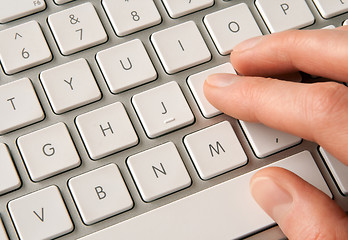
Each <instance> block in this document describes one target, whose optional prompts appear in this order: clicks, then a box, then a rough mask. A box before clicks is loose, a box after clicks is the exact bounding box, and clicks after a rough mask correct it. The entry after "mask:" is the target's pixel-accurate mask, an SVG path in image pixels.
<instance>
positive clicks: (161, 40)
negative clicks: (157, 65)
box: [151, 21, 211, 74]
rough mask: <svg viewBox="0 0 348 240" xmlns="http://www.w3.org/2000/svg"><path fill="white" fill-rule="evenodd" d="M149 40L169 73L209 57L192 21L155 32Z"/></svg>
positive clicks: (207, 50) (206, 59)
mask: <svg viewBox="0 0 348 240" xmlns="http://www.w3.org/2000/svg"><path fill="white" fill-rule="evenodd" d="M151 41H152V43H153V45H154V47H155V49H156V52H157V54H158V56H159V58H160V60H161V62H162V64H163V66H164V69H165V70H166V72H167V73H169V74H173V73H177V72H180V71H182V70H185V69H187V68H190V67H193V66H196V65H198V64H201V63H204V62H207V61H209V60H210V59H211V54H210V52H209V49H208V47H207V45H206V44H205V42H204V40H203V38H202V35H201V33H200V32H199V30H198V28H197V26H196V24H195V23H194V22H193V21H189V22H185V23H182V24H180V25H176V26H174V27H171V28H167V29H164V30H161V31H159V32H155V33H154V34H152V35H151Z"/></svg>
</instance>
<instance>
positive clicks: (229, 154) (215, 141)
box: [184, 121, 248, 180]
mask: <svg viewBox="0 0 348 240" xmlns="http://www.w3.org/2000/svg"><path fill="white" fill-rule="evenodd" d="M184 143H185V146H186V148H187V150H188V152H189V154H190V156H191V159H192V161H193V163H194V164H195V167H196V169H197V171H198V173H199V176H200V177H201V178H202V179H203V180H208V179H210V178H213V177H215V176H217V175H220V174H222V173H225V172H227V171H230V170H232V169H236V168H238V167H240V166H243V165H245V164H246V163H247V161H248V158H247V156H246V154H245V152H244V150H243V148H242V146H241V144H240V142H239V140H238V138H237V136H236V134H235V132H234V130H233V128H232V126H231V124H230V123H229V122H227V121H224V122H221V123H219V124H216V125H214V126H211V127H208V128H205V129H202V130H200V131H198V132H195V133H192V134H190V135H187V136H186V137H185V138H184Z"/></svg>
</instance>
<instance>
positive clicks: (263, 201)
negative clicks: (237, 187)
mask: <svg viewBox="0 0 348 240" xmlns="http://www.w3.org/2000/svg"><path fill="white" fill-rule="evenodd" d="M250 190H251V193H252V195H253V197H254V199H255V200H256V202H257V203H258V204H259V205H260V206H261V207H262V208H263V210H264V211H265V212H266V213H267V214H268V215H269V216H270V217H271V218H273V220H274V221H276V222H277V223H278V224H279V223H280V222H281V221H282V219H284V217H285V216H286V215H287V214H288V213H289V212H290V211H291V208H292V203H293V198H292V196H291V194H290V193H289V192H288V191H287V190H286V189H284V188H283V187H282V186H280V185H279V184H277V183H276V182H275V181H274V180H273V179H272V178H270V177H255V178H253V179H252V181H251V183H250Z"/></svg>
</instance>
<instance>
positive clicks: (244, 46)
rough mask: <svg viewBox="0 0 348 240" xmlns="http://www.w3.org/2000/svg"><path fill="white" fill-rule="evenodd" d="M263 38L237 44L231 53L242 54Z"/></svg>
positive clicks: (254, 38)
mask: <svg viewBox="0 0 348 240" xmlns="http://www.w3.org/2000/svg"><path fill="white" fill-rule="evenodd" d="M263 37H264V36H258V37H253V38H250V39H248V40H245V41H243V42H241V43H239V44H238V45H237V46H235V47H234V48H233V52H242V51H246V50H249V49H251V48H253V47H255V46H256V45H257V44H258V43H259V42H260V40H261V39H262V38H263Z"/></svg>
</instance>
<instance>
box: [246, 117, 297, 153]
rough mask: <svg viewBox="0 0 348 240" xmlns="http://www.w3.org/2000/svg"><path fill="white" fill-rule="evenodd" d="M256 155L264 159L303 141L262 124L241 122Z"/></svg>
mask: <svg viewBox="0 0 348 240" xmlns="http://www.w3.org/2000/svg"><path fill="white" fill-rule="evenodd" d="M239 122H240V124H241V126H242V128H243V131H244V133H245V135H246V136H247V138H248V140H249V143H250V145H251V147H252V149H253V150H254V153H255V155H256V156H257V157H259V158H264V157H267V156H269V155H272V154H274V153H276V152H279V151H282V150H285V149H287V148H289V147H292V146H295V145H297V144H299V143H300V142H301V141H302V139H301V138H299V137H297V136H293V135H290V134H287V133H284V132H281V131H278V130H275V129H273V128H269V127H267V126H265V125H263V124H260V123H251V122H245V121H239Z"/></svg>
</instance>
